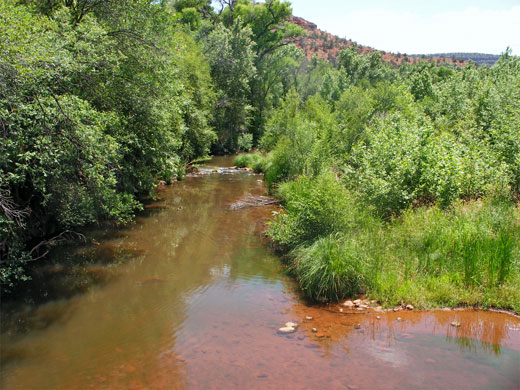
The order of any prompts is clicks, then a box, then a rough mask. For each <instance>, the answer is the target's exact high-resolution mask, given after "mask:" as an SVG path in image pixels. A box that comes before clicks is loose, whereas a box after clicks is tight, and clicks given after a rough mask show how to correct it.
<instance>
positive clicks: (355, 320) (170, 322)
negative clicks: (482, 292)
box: [0, 158, 520, 390]
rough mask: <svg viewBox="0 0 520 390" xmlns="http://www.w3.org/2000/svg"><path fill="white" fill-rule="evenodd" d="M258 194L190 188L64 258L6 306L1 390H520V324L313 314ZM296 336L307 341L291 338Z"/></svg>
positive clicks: (453, 315) (247, 183)
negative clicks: (277, 248) (269, 234)
mask: <svg viewBox="0 0 520 390" xmlns="http://www.w3.org/2000/svg"><path fill="white" fill-rule="evenodd" d="M212 164H213V165H215V166H229V165H230V164H231V160H230V159H229V158H217V159H214V160H213V161H212ZM210 170H211V169H210ZM259 179H260V177H259V176H255V175H251V174H249V173H247V172H233V171H226V170H224V171H221V173H212V174H206V175H201V176H200V177H191V178H187V179H186V180H185V181H183V182H179V183H175V184H174V185H173V186H170V187H166V188H165V189H164V190H162V191H161V193H160V196H161V198H162V201H160V202H156V203H152V204H150V205H149V206H148V207H147V210H146V211H145V212H144V213H143V214H142V215H141V217H139V218H138V219H137V222H136V223H135V224H134V225H132V226H130V227H128V228H125V229H119V230H110V229H107V230H104V231H97V232H91V233H90V234H89V235H88V237H89V242H90V241H92V240H93V242H94V243H93V244H92V243H89V244H88V245H80V246H79V247H71V248H65V249H61V250H60V251H57V252H56V253H55V254H54V262H53V263H52V264H51V265H47V266H45V267H42V268H41V269H40V270H38V272H36V273H35V274H34V281H33V283H32V284H31V285H30V288H29V289H28V292H27V293H26V295H25V296H21V298H20V301H21V302H15V303H12V302H3V303H2V335H1V357H2V367H1V374H2V376H1V381H0V385H1V386H0V387H1V388H2V389H6V390H7V389H24V390H25V389H36V390H47V389H134V390H135V389H226V390H227V389H325V388H326V389H374V388H380V389H408V388H417V389H457V390H461V389H518V388H519V386H520V320H519V319H518V318H516V317H513V316H510V315H506V314H499V313H490V312H479V311H434V312H424V313H420V312H414V313H409V312H407V313H405V312H397V313H385V314H377V316H379V317H380V318H379V319H378V318H377V317H376V314H375V313H372V314H350V313H349V314H347V313H340V312H339V306H335V305H333V306H329V307H327V308H323V307H322V308H319V307H308V306H306V305H305V304H304V303H302V302H301V301H300V300H299V299H298V297H297V295H296V294H295V293H294V292H293V291H294V285H293V283H292V282H291V280H290V279H289V278H288V277H286V276H285V273H284V270H283V268H282V267H281V265H280V260H279V259H277V258H276V257H275V256H274V254H273V253H272V252H271V251H270V250H269V248H268V246H267V245H266V242H265V241H264V240H263V239H262V235H261V234H260V233H261V230H262V229H263V224H264V222H265V221H266V219H268V218H269V217H270V215H271V212H272V211H273V210H274V206H272V205H265V204H264V205H263V206H258V207H257V206H256V205H255V202H253V201H252V199H260V201H259V203H268V202H266V201H265V200H266V198H254V197H258V196H262V195H265V186H264V183H262V182H259V181H258V180H259ZM252 197H253V198H252ZM78 264H79V265H78ZM34 297H43V299H42V298H39V299H38V300H35V299H34ZM22 302H24V303H22ZM309 316H310V317H312V319H310V320H308V319H306V317H309ZM398 317H400V320H399V319H398ZM287 321H293V322H297V323H299V324H300V326H299V327H298V329H297V331H296V332H295V333H293V334H290V335H282V334H279V333H278V332H277V330H278V328H280V327H281V326H283V325H284V324H285V322H287ZM453 321H458V322H460V323H461V326H460V327H454V326H452V325H451V322H453ZM312 328H316V330H317V332H313V330H312Z"/></svg>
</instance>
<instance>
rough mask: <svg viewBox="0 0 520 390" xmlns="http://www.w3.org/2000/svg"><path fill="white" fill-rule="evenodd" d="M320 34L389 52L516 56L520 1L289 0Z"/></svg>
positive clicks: (518, 51) (519, 45) (519, 48)
mask: <svg viewBox="0 0 520 390" xmlns="http://www.w3.org/2000/svg"><path fill="white" fill-rule="evenodd" d="M291 3H292V8H293V13H294V15H296V16H300V17H302V18H304V19H307V20H309V21H311V22H313V23H316V24H317V25H318V27H319V28H320V29H322V30H325V31H328V32H330V33H332V34H335V35H338V36H340V37H346V38H349V39H352V40H353V41H356V42H358V43H359V44H363V45H368V46H372V47H374V48H376V49H380V50H387V51H392V52H400V53H408V54H419V53H420V54H422V53H426V54H428V53H439V52H481V53H490V54H500V53H502V52H503V51H504V50H505V49H506V47H508V46H509V47H511V48H512V49H513V52H514V54H517V55H518V54H520V0H472V1H470V0H429V1H425V0H321V1H316V0H292V1H291Z"/></svg>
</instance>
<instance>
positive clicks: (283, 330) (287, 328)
mask: <svg viewBox="0 0 520 390" xmlns="http://www.w3.org/2000/svg"><path fill="white" fill-rule="evenodd" d="M278 332H280V333H294V332H296V329H295V328H293V327H292V326H284V327H283V328H280V329H278Z"/></svg>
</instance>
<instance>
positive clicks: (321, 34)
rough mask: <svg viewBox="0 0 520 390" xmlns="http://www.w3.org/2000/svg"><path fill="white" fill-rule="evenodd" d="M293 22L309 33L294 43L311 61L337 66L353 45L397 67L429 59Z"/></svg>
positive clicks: (451, 60)
mask: <svg viewBox="0 0 520 390" xmlns="http://www.w3.org/2000/svg"><path fill="white" fill-rule="evenodd" d="M291 22H292V23H294V24H297V25H299V26H301V27H302V28H303V29H304V30H306V31H307V35H304V36H301V37H298V38H296V40H295V42H294V43H295V44H296V46H298V47H299V48H300V49H302V50H303V52H304V53H305V56H306V57H307V58H308V59H311V58H312V57H314V56H315V55H318V57H320V58H323V59H326V60H329V61H330V62H332V63H334V64H335V63H336V59H337V57H338V55H339V53H340V51H341V50H344V49H346V48H347V47H349V46H353V45H356V46H357V48H358V51H359V52H360V53H361V54H369V53H372V52H374V51H377V52H379V53H381V54H382V58H383V60H384V61H387V62H391V63H393V64H395V65H400V64H402V63H405V62H408V63H411V64H416V63H417V62H419V61H420V60H421V59H426V58H427V56H421V55H416V56H411V55H407V54H399V53H398V54H395V53H390V52H386V51H382V50H376V49H373V48H371V47H369V46H363V45H359V44H357V43H356V42H353V41H352V40H350V39H345V38H340V37H338V36H336V35H333V34H330V33H328V32H326V31H322V30H320V29H319V28H318V26H317V25H316V24H314V23H311V22H309V21H307V20H305V19H303V18H299V17H296V16H293V17H292V20H291ZM428 58H432V59H433V61H435V64H436V65H438V64H439V63H442V62H445V63H454V64H457V65H461V66H463V65H464V60H462V59H461V60H459V58H458V57H455V59H454V58H453V57H452V56H445V57H441V56H440V55H439V56H436V55H435V56H428Z"/></svg>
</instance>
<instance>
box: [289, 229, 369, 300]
mask: <svg viewBox="0 0 520 390" xmlns="http://www.w3.org/2000/svg"><path fill="white" fill-rule="evenodd" d="M345 240H347V238H345V237H343V236H341V235H339V234H335V235H330V236H326V237H322V238H319V239H318V240H316V241H315V242H314V243H313V244H312V245H311V246H309V247H300V248H298V249H296V250H295V251H294V252H293V254H292V256H294V259H295V260H294V262H293V264H292V267H291V268H292V271H293V272H294V274H295V276H296V279H297V280H298V282H299V283H300V285H301V286H302V291H303V293H304V294H305V296H307V297H308V298H310V299H311V300H323V299H327V300H339V299H341V298H344V297H347V296H352V295H354V294H357V293H359V292H363V291H364V290H365V289H366V261H365V258H364V255H363V253H362V252H363V251H362V249H361V248H359V247H358V246H357V245H356V244H355V243H347V242H345Z"/></svg>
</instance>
